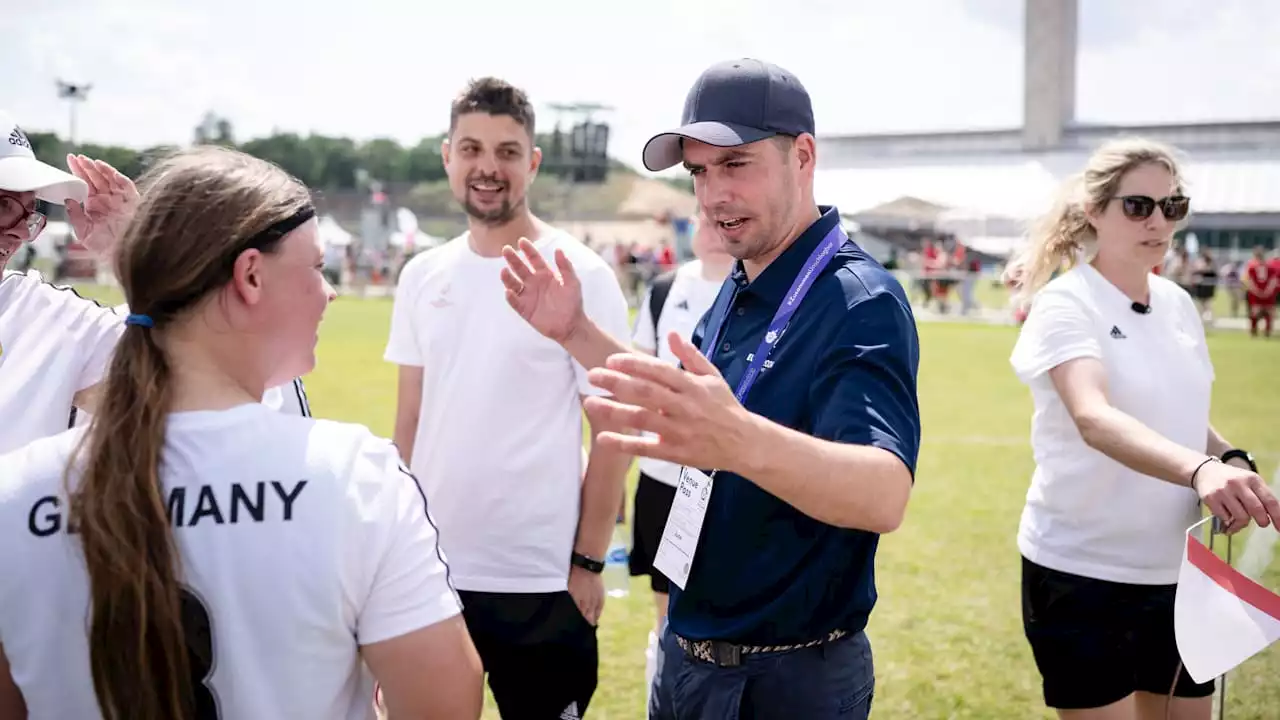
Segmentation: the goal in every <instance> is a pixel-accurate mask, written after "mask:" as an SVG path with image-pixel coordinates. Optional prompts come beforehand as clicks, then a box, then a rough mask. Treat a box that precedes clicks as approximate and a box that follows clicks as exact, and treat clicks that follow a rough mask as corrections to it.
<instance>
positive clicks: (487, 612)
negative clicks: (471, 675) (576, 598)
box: [458, 590, 599, 720]
mask: <svg viewBox="0 0 1280 720" xmlns="http://www.w3.org/2000/svg"><path fill="white" fill-rule="evenodd" d="M458 595H459V596H460V597H461V598H462V617H463V619H464V620H466V622H467V630H468V631H469V632H470V633H471V641H472V642H474V643H475V646H476V651H477V652H478V653H479V654H480V661H481V662H482V663H484V669H485V672H486V673H488V675H489V690H491V691H492V692H493V699H494V701H495V702H496V703H497V705H498V712H499V713H500V714H501V715H502V717H503V719H504V720H512V719H514V720H524V719H527V720H544V719H548V718H549V719H555V718H580V717H584V716H585V715H586V712H587V704H588V703H589V702H590V701H591V696H592V695H594V694H595V690H596V683H597V680H598V677H597V674H598V665H599V648H598V646H597V644H596V628H595V627H594V626H593V625H591V623H589V622H587V619H586V618H584V617H583V616H582V613H581V612H580V611H579V610H578V606H577V605H576V604H574V602H573V597H572V596H571V595H569V593H568V591H561V592H554V593H488V592H468V591H463V590H460V591H458Z"/></svg>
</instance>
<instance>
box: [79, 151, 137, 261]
mask: <svg viewBox="0 0 1280 720" xmlns="http://www.w3.org/2000/svg"><path fill="white" fill-rule="evenodd" d="M67 167H69V168H70V169H71V173H72V174H73V175H75V176H76V177H78V178H80V179H81V180H83V181H84V182H85V184H87V185H88V186H89V194H88V197H87V198H86V199H85V202H84V204H83V205H81V204H80V203H78V202H76V201H74V200H68V201H67V219H68V220H69V221H70V222H71V227H72V229H73V230H75V233H76V238H77V239H78V240H79V241H80V242H81V243H82V244H83V245H84V246H85V247H86V248H88V249H89V250H90V251H91V252H93V253H94V254H96V255H98V256H99V257H106V256H110V255H111V254H112V253H113V252H115V249H116V247H117V246H118V245H119V243H120V238H121V237H123V236H124V230H125V228H126V227H128V225H129V220H130V219H132V218H133V213H134V211H136V210H137V209H138V199H139V196H138V188H137V187H135V186H134V184H133V181H132V180H130V179H129V178H127V177H125V176H124V175H123V174H121V173H120V171H118V170H116V169H115V168H113V167H111V165H110V164H108V163H106V162H103V161H102V160H91V159H89V158H87V157H85V156H84V155H68V156H67Z"/></svg>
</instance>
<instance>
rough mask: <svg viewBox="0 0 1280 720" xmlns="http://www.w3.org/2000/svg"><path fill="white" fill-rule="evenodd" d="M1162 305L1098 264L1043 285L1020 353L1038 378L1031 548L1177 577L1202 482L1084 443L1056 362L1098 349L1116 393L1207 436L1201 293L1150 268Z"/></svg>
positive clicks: (1162, 428) (1189, 438) (1149, 581)
mask: <svg viewBox="0 0 1280 720" xmlns="http://www.w3.org/2000/svg"><path fill="white" fill-rule="evenodd" d="M1149 282H1150V287H1151V312H1150V313H1149V314H1140V313H1136V312H1134V311H1133V309H1132V308H1131V305H1132V301H1130V300H1129V298H1128V297H1126V296H1125V294H1124V293H1122V292H1121V291H1120V290H1119V289H1118V288H1116V287H1115V286H1114V285H1112V284H1111V283H1110V282H1109V281H1107V280H1106V279H1105V278H1103V277H1102V276H1101V275H1100V274H1099V273H1098V271H1097V270H1095V269H1094V268H1093V266H1091V265H1088V264H1082V265H1079V266H1077V267H1075V268H1073V269H1072V270H1070V271H1068V272H1066V273H1064V274H1063V275H1062V276H1060V277H1058V278H1056V279H1054V280H1053V281H1051V282H1050V283H1049V284H1048V285H1046V286H1045V288H1044V289H1043V290H1042V291H1041V292H1040V293H1039V294H1038V295H1037V296H1036V298H1035V301H1034V303H1033V304H1032V307H1031V312H1030V314H1029V315H1028V316H1027V321H1026V324H1025V325H1023V327H1022V331H1021V334H1020V335H1019V337H1018V342H1017V345H1016V346H1015V347H1014V350H1013V355H1012V357H1011V363H1012V365H1013V368H1014V371H1015V372H1016V373H1017V375H1018V377H1019V378H1020V379H1021V380H1022V381H1023V382H1025V383H1027V384H1028V385H1029V386H1030V388H1031V395H1032V398H1033V400H1034V402H1035V414H1034V415H1033V416H1032V419H1031V446H1032V450H1033V451H1034V454H1035V460H1036V470H1035V475H1034V476H1033V477H1032V480H1031V488H1030V490H1029V491H1028V493H1027V502H1026V507H1025V508H1024V510H1023V513H1022V523H1021V527H1020V528H1019V530H1018V547H1019V549H1020V550H1021V551H1022V553H1023V555H1025V556H1026V557H1027V559H1029V560H1031V561H1032V562H1035V563H1037V564H1040V565H1044V566H1046V567H1049V568H1052V569H1055V570H1059V571H1062V572H1068V573H1073V574H1076V575H1084V576H1087V577H1092V578H1097V579H1101V580H1110V581H1113V582H1125V583H1135V584H1144V585H1157V584H1172V583H1176V582H1177V581H1178V568H1179V566H1180V564H1181V561H1182V547H1183V545H1184V543H1185V532H1186V529H1187V528H1188V527H1190V526H1191V525H1192V524H1194V523H1195V522H1196V521H1197V520H1199V519H1200V511H1199V509H1198V504H1197V497H1196V494H1195V492H1194V491H1193V490H1191V489H1190V488H1186V487H1179V486H1177V485H1173V484H1170V483H1167V482H1164V481H1163V480H1159V479H1156V478H1153V477H1149V476H1146V475H1142V474H1139V473H1137V472H1134V471H1133V470H1130V469H1129V468H1127V467H1125V466H1124V465H1122V464H1120V463H1119V462H1116V461H1115V460H1112V459H1111V458H1109V457H1107V456H1106V455H1103V454H1102V453H1100V452H1098V451H1097V450H1094V449H1093V448H1090V447H1089V446H1088V445H1086V444H1085V442H1084V440H1083V439H1082V438H1081V436H1080V432H1079V431H1078V430H1077V428H1076V426H1075V423H1074V421H1072V419H1071V416H1070V414H1069V413H1068V412H1067V409H1066V406H1065V405H1064V404H1063V402H1062V399H1061V397H1059V395H1058V393H1057V391H1056V390H1055V389H1054V386H1053V381H1052V380H1051V379H1050V378H1049V374H1048V373H1049V370H1051V369H1053V368H1054V367H1056V366H1058V365H1061V364H1062V363H1064V362H1066V361H1068V360H1072V359H1075V358H1080V357H1093V358H1099V359H1100V360H1101V361H1102V364H1103V366H1104V367H1105V369H1106V375H1107V387H1108V396H1109V398H1110V402H1111V405H1112V406H1113V407H1115V408H1116V409H1118V410H1120V411H1122V412H1124V413H1126V414H1128V415H1130V416H1132V417H1133V418H1135V419H1137V420H1138V421H1139V422H1141V423H1143V424H1144V425H1146V426H1147V427H1149V428H1151V429H1152V430H1154V431H1156V432H1158V433H1160V434H1161V435H1163V436H1164V437H1166V438H1168V439H1169V440H1172V441H1174V442H1176V443H1178V444H1180V445H1183V446H1186V447H1188V448H1191V449H1193V450H1196V451H1199V452H1204V451H1205V449H1206V447H1207V445H1208V433H1209V401H1210V395H1211V389H1212V384H1213V378H1214V374H1213V364H1212V362H1211V361H1210V359H1209V351H1208V348H1207V347H1206V345H1205V336H1204V327H1203V325H1202V324H1201V321H1200V315H1199V313H1198V312H1197V311H1196V308H1195V305H1194V303H1193V302H1192V300H1191V297H1190V296H1189V295H1188V294H1187V293H1186V292H1185V291H1184V290H1182V289H1181V288H1179V287H1178V286H1177V285H1175V284H1174V283H1172V282H1170V281H1169V280H1167V279H1165V278H1162V277H1159V276H1157V275H1151V276H1150V277H1149Z"/></svg>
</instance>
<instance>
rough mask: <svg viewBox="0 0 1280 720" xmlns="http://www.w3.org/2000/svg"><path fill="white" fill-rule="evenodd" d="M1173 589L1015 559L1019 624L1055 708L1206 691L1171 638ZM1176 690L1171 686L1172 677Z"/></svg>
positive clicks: (1206, 686) (1208, 690)
mask: <svg viewBox="0 0 1280 720" xmlns="http://www.w3.org/2000/svg"><path fill="white" fill-rule="evenodd" d="M1176 590H1177V586H1176V585H1131V584H1127V583H1117V582H1110V581H1107V580H1096V579H1094V578H1088V577H1082V576H1080V575H1072V574H1070V573H1065V572H1060V571H1058V570H1051V569H1049V568H1046V567H1043V566H1041V565H1037V564H1035V563H1033V562H1031V561H1030V560H1027V559H1026V558H1023V559H1022V626H1023V629H1024V630H1025V631H1026V634H1027V640H1028V641H1030V643H1031V652H1032V654H1033V655H1035V659H1036V667H1037V668H1039V670H1040V675H1041V677H1042V678H1043V680H1044V701H1045V704H1046V705H1048V706H1049V707H1051V708H1054V709H1058V710H1083V709H1088V708H1097V707H1102V706H1104V705H1110V704H1111V703H1113V702H1116V701H1118V700H1122V699H1124V698H1125V697H1128V696H1129V695H1130V694H1131V693H1133V692H1135V691H1143V692H1149V693H1154V694H1156V695H1168V694H1169V690H1170V689H1173V691H1174V696H1175V697H1184V698H1199V697H1207V696H1209V695H1212V694H1213V690H1214V683H1213V681H1212V680H1210V681H1209V682H1208V683H1205V684H1203V685H1202V684H1198V683H1196V682H1195V681H1194V680H1192V679H1191V676H1190V675H1188V674H1187V672H1186V670H1184V669H1181V662H1182V658H1181V656H1180V655H1179V654H1178V646H1177V643H1176V641H1175V640H1174V635H1173V599H1174V593H1175V591H1176ZM1175 673H1176V677H1177V686H1176V687H1175V686H1174V677H1175Z"/></svg>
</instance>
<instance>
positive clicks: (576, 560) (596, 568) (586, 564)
mask: <svg viewBox="0 0 1280 720" xmlns="http://www.w3.org/2000/svg"><path fill="white" fill-rule="evenodd" d="M569 562H571V563H573V564H574V565H576V566H578V567H580V568H582V569H583V570H586V571H587V572H593V573H595V574H597V575H599V574H600V573H602V572H604V563H602V562H600V561H599V560H592V559H591V558H589V557H587V556H586V555H583V554H582V553H580V552H575V553H574V554H572V555H570V556H569Z"/></svg>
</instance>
